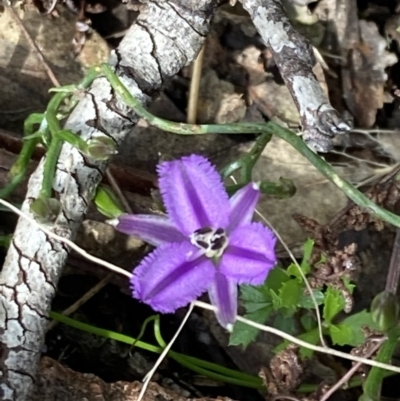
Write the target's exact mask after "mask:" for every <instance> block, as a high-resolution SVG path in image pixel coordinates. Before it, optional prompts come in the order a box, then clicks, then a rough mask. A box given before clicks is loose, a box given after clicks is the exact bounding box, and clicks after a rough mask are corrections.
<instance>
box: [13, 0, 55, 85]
mask: <svg viewBox="0 0 400 401" xmlns="http://www.w3.org/2000/svg"><path fill="white" fill-rule="evenodd" d="M6 4H7V6H8V9H9V10H10V13H11V16H12V17H13V19H14V21H15V22H16V23H17V25H18V26H19V28H20V29H21V31H22V32H23V34H24V35H25V37H26V40H27V41H28V43H29V46H31V48H32V50H33V52H34V53H35V54H36V57H37V58H38V60H39V61H40V62H41V63H42V65H43V68H44V70H45V71H46V74H47V75H48V77H49V78H50V81H51V82H52V83H53V85H54V86H56V87H59V86H61V85H60V82H58V79H57V78H56V76H55V75H54V73H53V71H52V70H51V68H50V66H49V65H48V64H47V62H46V60H45V58H44V56H43V54H42V52H41V51H40V49H39V47H38V45H37V44H36V43H35V41H34V40H33V39H32V36H31V34H30V33H29V32H28V31H27V30H26V28H25V26H24V24H23V23H22V21H21V18H19V15H18V14H17V13H16V12H15V10H14V8H13V6H12V5H11V2H10V1H7V2H6Z"/></svg>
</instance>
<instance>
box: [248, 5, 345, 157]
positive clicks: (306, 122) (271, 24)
mask: <svg viewBox="0 0 400 401" xmlns="http://www.w3.org/2000/svg"><path fill="white" fill-rule="evenodd" d="M242 3H243V7H244V8H245V9H246V10H247V11H248V12H249V14H250V16H251V18H252V20H253V23H254V25H255V26H256V28H257V30H258V32H259V33H260V35H261V37H262V39H263V41H264V42H265V44H266V45H267V46H268V47H269V48H270V50H271V52H272V54H273V57H274V60H275V62H276V64H277V66H278V68H279V71H280V73H281V75H282V78H283V79H284V81H285V83H286V85H287V87H288V89H289V91H290V93H291V95H292V97H293V99H294V101H295V103H296V106H297V108H298V110H299V113H300V119H301V125H302V130H303V138H304V140H305V141H306V142H307V143H308V144H309V145H310V146H312V147H313V148H315V149H316V150H318V151H321V152H326V151H328V150H330V148H331V147H332V144H331V138H332V137H333V136H334V135H335V134H339V133H344V132H347V131H349V130H350V129H351V125H350V124H349V122H347V121H344V120H343V119H342V118H341V116H340V115H339V113H338V112H337V111H336V110H335V109H334V108H333V107H332V106H331V105H330V103H329V100H328V98H327V96H326V95H325V93H324V91H323V90H322V88H321V86H320V84H319V83H318V80H317V79H316V77H315V74H314V72H313V68H314V67H315V65H316V61H315V57H314V53H313V50H312V46H311V45H310V43H309V42H308V40H307V39H305V38H304V37H303V36H302V35H300V34H299V33H298V32H297V31H296V30H295V29H294V28H293V26H292V25H291V23H290V21H289V19H288V17H287V16H286V15H285V12H284V10H283V7H282V4H281V1H280V0H242Z"/></svg>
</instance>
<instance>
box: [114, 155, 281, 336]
mask: <svg viewBox="0 0 400 401" xmlns="http://www.w3.org/2000/svg"><path fill="white" fill-rule="evenodd" d="M158 174H159V177H160V181H159V185H160V189H161V194H162V197H163V201H164V204H165V207H166V209H167V212H168V217H162V216H155V215H128V214H126V215H122V216H120V217H119V218H118V219H116V220H114V221H113V222H112V224H114V225H115V226H116V228H117V229H118V230H119V231H122V232H124V233H126V234H129V235H135V236H138V237H140V238H142V239H143V240H144V241H146V242H149V243H150V244H153V245H155V246H157V248H156V249H155V250H154V251H153V252H152V253H151V254H149V255H148V256H147V257H146V258H144V259H143V261H142V262H141V264H140V265H139V266H138V267H137V268H136V269H135V271H134V273H133V277H132V279H131V285H132V289H133V295H134V297H135V298H137V299H139V300H141V301H142V302H144V303H146V304H148V305H150V306H151V307H152V308H153V309H154V310H157V311H160V312H163V313H169V312H174V311H175V310H176V309H177V308H180V307H182V306H185V305H186V304H188V303H189V302H191V301H193V300H194V299H196V298H197V297H199V296H200V295H201V294H202V293H204V292H205V291H207V290H208V294H209V297H210V300H211V303H212V304H213V305H215V306H216V307H217V309H218V311H217V318H218V321H219V323H220V324H221V325H222V326H223V327H225V328H227V329H228V330H231V329H232V327H233V324H234V322H235V320H236V314H237V285H238V284H253V285H259V284H262V283H263V282H264V280H265V278H266V277H267V274H268V272H269V271H270V269H271V268H273V267H274V265H275V263H276V256H275V252H274V247H275V242H276V238H275V237H274V235H273V234H272V232H271V231H270V230H269V229H268V228H266V227H264V226H263V225H262V224H260V223H251V219H252V217H253V213H254V209H255V207H256V204H257V201H258V198H259V195H260V192H259V189H258V186H257V185H256V184H254V183H250V184H248V185H246V186H245V187H244V188H242V189H241V190H239V191H237V192H236V194H235V195H234V196H233V197H231V198H230V199H229V198H228V195H227V193H226V191H225V188H224V186H223V183H222V181H221V177H220V176H219V174H218V172H217V171H216V170H215V168H214V167H213V166H212V165H211V164H210V162H209V161H208V160H207V159H205V158H204V157H202V156H197V155H192V156H189V157H183V158H182V159H180V160H175V161H172V162H165V163H162V164H160V165H159V167H158Z"/></svg>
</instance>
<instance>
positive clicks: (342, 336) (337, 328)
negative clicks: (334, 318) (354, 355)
mask: <svg viewBox="0 0 400 401" xmlns="http://www.w3.org/2000/svg"><path fill="white" fill-rule="evenodd" d="M329 334H330V336H331V338H332V342H333V344H337V345H346V344H349V345H353V344H352V343H353V342H354V341H356V340H357V339H356V338H355V337H356V336H359V334H358V333H357V334H356V333H353V330H352V329H351V327H349V326H347V325H346V324H342V323H340V324H337V325H335V324H331V325H330V326H329ZM361 337H363V335H362V333H361ZM362 341H363V340H361V342H360V344H361V343H362ZM354 345H358V344H354Z"/></svg>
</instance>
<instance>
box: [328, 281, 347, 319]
mask: <svg viewBox="0 0 400 401" xmlns="http://www.w3.org/2000/svg"><path fill="white" fill-rule="evenodd" d="M344 307H345V301H344V298H343V296H342V294H341V292H340V291H339V290H337V289H336V288H333V287H332V286H328V289H327V290H326V292H325V305H324V312H323V317H324V320H325V322H326V323H328V324H330V323H331V322H332V319H333V318H334V317H335V316H336V315H337V314H338V313H339V312H340V311H342V310H343V309H344Z"/></svg>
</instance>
